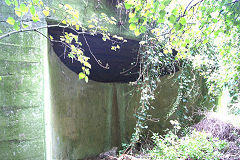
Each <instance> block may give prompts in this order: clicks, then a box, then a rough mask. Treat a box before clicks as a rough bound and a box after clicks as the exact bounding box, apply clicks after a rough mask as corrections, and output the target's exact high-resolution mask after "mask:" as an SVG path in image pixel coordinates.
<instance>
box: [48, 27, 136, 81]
mask: <svg viewBox="0 0 240 160" xmlns="http://www.w3.org/2000/svg"><path fill="white" fill-rule="evenodd" d="M48 32H49V35H51V36H53V38H54V39H56V40H60V36H61V35H63V33H64V32H68V33H73V32H74V31H73V30H71V29H63V28H60V27H54V28H49V30H48ZM84 36H85V38H86V41H87V43H86V41H85V39H84V37H83V35H79V36H78V40H79V41H80V42H81V43H82V48H83V50H84V54H85V56H87V57H90V59H89V63H90V64H91V65H92V68H91V70H90V76H89V78H90V79H91V80H94V81H98V82H131V81H136V79H137V78H138V76H139V63H138V48H139V44H138V41H136V40H129V39H128V40H127V43H121V42H120V41H119V40H117V39H114V40H115V41H117V44H118V45H119V46H120V49H117V50H116V51H114V50H111V46H112V45H115V46H116V43H115V44H114V43H113V42H112V41H110V40H107V41H103V40H102V36H101V35H95V36H92V35H89V34H84ZM53 49H54V52H55V53H56V54H57V56H58V57H59V58H60V60H61V61H62V62H63V63H64V64H65V65H66V66H67V67H68V68H69V69H70V70H72V71H73V72H75V73H77V74H78V73H80V72H81V71H82V69H81V68H82V66H81V63H80V62H78V61H76V60H72V59H71V58H68V52H69V50H68V49H66V53H64V51H65V47H64V46H63V45H62V44H61V43H60V42H54V43H53ZM92 54H93V55H94V56H95V57H96V59H97V60H98V62H99V63H101V64H102V65H103V66H106V65H108V66H109V69H105V68H103V67H101V66H100V65H99V64H98V62H97V60H96V59H94V57H93V55H92Z"/></svg>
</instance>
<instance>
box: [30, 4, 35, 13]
mask: <svg viewBox="0 0 240 160" xmlns="http://www.w3.org/2000/svg"><path fill="white" fill-rule="evenodd" d="M30 13H31V14H32V15H35V13H36V10H35V7H34V5H32V6H31V7H30Z"/></svg>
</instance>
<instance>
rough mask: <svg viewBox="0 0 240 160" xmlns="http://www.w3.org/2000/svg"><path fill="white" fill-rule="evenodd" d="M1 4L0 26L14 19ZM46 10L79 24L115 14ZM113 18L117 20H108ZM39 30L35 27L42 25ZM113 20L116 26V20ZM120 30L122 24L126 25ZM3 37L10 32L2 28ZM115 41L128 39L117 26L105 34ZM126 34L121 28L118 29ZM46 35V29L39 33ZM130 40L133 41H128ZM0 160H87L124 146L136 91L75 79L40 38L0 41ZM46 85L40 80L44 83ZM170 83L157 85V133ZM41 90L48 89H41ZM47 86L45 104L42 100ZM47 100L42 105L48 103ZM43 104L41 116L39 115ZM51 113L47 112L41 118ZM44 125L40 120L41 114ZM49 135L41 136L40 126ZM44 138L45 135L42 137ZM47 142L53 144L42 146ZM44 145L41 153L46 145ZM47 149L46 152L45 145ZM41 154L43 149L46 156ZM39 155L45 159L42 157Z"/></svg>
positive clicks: (86, 6) (171, 92)
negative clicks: (75, 17) (67, 14)
mask: <svg viewBox="0 0 240 160" xmlns="http://www.w3.org/2000/svg"><path fill="white" fill-rule="evenodd" d="M3 3H4V2H3V1H1V2H0V4H1V6H0V12H1V15H0V19H1V21H4V20H6V18H7V16H8V15H13V9H8V6H4V5H3ZM45 3H46V4H48V6H49V7H50V8H52V7H54V6H55V7H58V4H59V3H63V4H66V3H68V4H70V5H72V6H73V7H76V8H77V9H78V10H79V11H80V13H81V15H82V16H80V19H81V21H82V22H83V23H84V25H86V26H87V25H88V24H87V23H86V21H87V20H88V18H89V17H88V16H85V15H91V14H92V13H96V14H100V13H101V12H106V13H107V14H109V15H116V14H117V13H118V11H117V10H116V9H114V8H113V7H112V5H113V4H112V3H113V1H112V0H101V2H100V3H101V4H100V5H99V6H98V0H94V1H92V0H91V1H90V0H64V1H57V0H53V1H50V0H49V1H47V0H46V1H45ZM115 17H117V16H115ZM61 18H62V17H61V16H60V14H58V13H56V14H55V16H51V17H49V19H47V20H48V22H51V23H52V22H58V21H59V20H61ZM42 20H43V21H42V22H43V23H40V24H39V23H38V24H36V25H45V20H44V19H42ZM118 20H119V19H118ZM125 23H126V22H125ZM2 27H3V28H4V30H3V31H9V30H11V29H10V28H8V27H9V26H7V25H5V24H2V23H1V28H2ZM110 28H111V29H110V31H111V32H112V33H114V34H118V33H119V34H120V35H125V36H126V37H128V38H134V36H133V34H132V33H131V34H129V33H130V32H129V31H125V30H124V28H123V27H122V26H120V25H119V26H117V27H110ZM125 28H127V27H125ZM42 32H43V33H45V34H47V31H46V30H42ZM135 38H136V37H135ZM0 47H1V50H0V51H1V54H0V62H1V63H0V76H1V77H2V78H3V79H2V81H0V135H1V136H0V150H1V152H0V158H1V159H3V160H5V159H6V160H8V159H17V160H23V159H24V160H25V159H34V160H36V159H39V160H43V159H46V157H49V156H50V158H49V159H63V160H66V159H73V160H74V159H81V158H84V157H87V156H93V155H96V154H99V153H100V152H103V151H106V150H108V149H110V148H111V147H112V146H116V145H120V143H122V142H127V141H129V137H130V136H131V133H132V132H133V127H134V126H135V120H136V119H135V117H134V116H133V114H134V113H135V110H136V108H137V107H138V106H139V97H140V95H139V93H138V92H135V90H136V86H129V85H128V84H119V83H101V82H94V81H89V83H87V84H86V83H85V82H83V81H80V80H79V79H78V76H77V74H76V73H74V72H72V71H71V70H69V69H68V68H67V67H66V66H65V65H64V64H62V62H61V61H60V60H59V59H58V57H57V56H56V54H55V53H54V52H53V51H52V48H51V47H50V45H48V44H47V39H45V38H44V37H41V36H39V35H38V34H36V33H34V32H28V33H20V34H15V35H13V36H10V37H8V38H5V39H3V40H0ZM47 52H48V53H49V55H48V56H49V69H50V74H49V76H50V82H48V81H47V78H45V77H47V76H48V75H45V74H44V73H46V74H48V72H46V70H48V67H46V66H45V64H44V59H46V56H47V54H46V53H47ZM45 80H46V81H45ZM172 80H173V79H170V80H169V79H167V77H163V78H162V82H161V84H160V86H162V87H160V88H159V93H158V94H157V101H156V103H155V105H154V106H155V107H156V110H157V111H156V112H155V111H154V113H155V115H156V116H157V117H161V120H160V123H159V126H158V127H155V126H154V127H153V128H157V130H162V129H163V128H165V127H166V126H167V125H165V121H164V118H163V117H164V115H165V114H166V111H168V107H169V106H170V105H171V104H172V103H173V102H174V100H175V99H176V94H177V84H175V85H174V86H171V85H170V84H172ZM46 83H47V84H48V83H50V84H49V85H46ZM44 86H50V91H51V93H50V95H49V96H50V98H49V97H46V96H44V93H46V91H47V90H48V89H49V88H44ZM48 99H49V100H50V101H49V102H48V101H47V100H48ZM44 105H45V111H44ZM46 107H50V109H49V111H51V113H46ZM46 114H50V116H51V117H48V118H49V119H50V120H51V122H49V121H47V120H46V119H45V120H44V115H46ZM45 124H49V125H50V126H48V127H47V128H48V129H49V128H50V129H51V128H52V129H51V131H49V132H47V131H46V132H45V130H46V126H45ZM47 133H49V134H50V135H47ZM46 137H48V139H49V140H51V139H52V143H51V142H50V144H49V142H46V139H45V138H46ZM46 145H47V146H46ZM48 145H49V146H50V147H49V146H48ZM49 148H50V150H51V151H49V150H47V149H49ZM46 153H48V154H50V155H48V156H46Z"/></svg>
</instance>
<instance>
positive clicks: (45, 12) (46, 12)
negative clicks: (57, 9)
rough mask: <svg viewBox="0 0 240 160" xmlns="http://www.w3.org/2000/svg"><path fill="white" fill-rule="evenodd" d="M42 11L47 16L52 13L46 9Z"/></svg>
mask: <svg viewBox="0 0 240 160" xmlns="http://www.w3.org/2000/svg"><path fill="white" fill-rule="evenodd" d="M42 12H43V14H44V15H45V16H46V17H47V16H49V13H50V12H49V10H46V9H44V10H43V11H42Z"/></svg>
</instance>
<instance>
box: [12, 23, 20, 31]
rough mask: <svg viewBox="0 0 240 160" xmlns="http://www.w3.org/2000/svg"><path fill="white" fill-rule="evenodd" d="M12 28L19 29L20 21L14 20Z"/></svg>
mask: <svg viewBox="0 0 240 160" xmlns="http://www.w3.org/2000/svg"><path fill="white" fill-rule="evenodd" d="M13 28H14V29H15V30H17V31H18V30H20V23H19V22H15V23H14V26H13Z"/></svg>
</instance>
